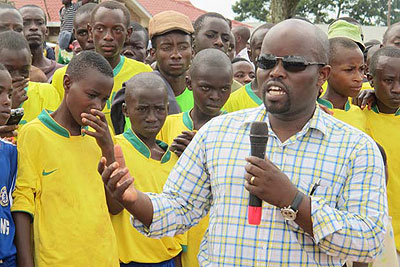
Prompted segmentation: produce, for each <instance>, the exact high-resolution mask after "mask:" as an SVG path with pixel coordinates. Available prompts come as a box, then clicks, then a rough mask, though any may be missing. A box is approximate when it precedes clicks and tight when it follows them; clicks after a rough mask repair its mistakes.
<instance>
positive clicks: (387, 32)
mask: <svg viewBox="0 0 400 267" xmlns="http://www.w3.org/2000/svg"><path fill="white" fill-rule="evenodd" d="M399 25H400V21H399V22H396V23H393V24H392V25H390V26H389V27H388V28H387V29H386V31H385V33H384V34H383V39H382V43H386V41H387V38H388V35H389V33H390V31H391V30H393V28H396V27H397V26H399Z"/></svg>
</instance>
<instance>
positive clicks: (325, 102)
mask: <svg viewBox="0 0 400 267" xmlns="http://www.w3.org/2000/svg"><path fill="white" fill-rule="evenodd" d="M317 102H318V104H321V105H323V106H325V107H327V108H329V109H334V107H333V104H332V102H331V101H329V100H327V99H324V98H318V99H317ZM349 110H350V101H349V100H347V101H346V103H345V104H344V111H349Z"/></svg>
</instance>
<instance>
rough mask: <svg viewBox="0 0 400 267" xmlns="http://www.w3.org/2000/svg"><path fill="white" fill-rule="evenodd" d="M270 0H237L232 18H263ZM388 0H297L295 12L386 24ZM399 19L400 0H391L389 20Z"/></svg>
mask: <svg viewBox="0 0 400 267" xmlns="http://www.w3.org/2000/svg"><path fill="white" fill-rule="evenodd" d="M270 2H271V1H270V0H239V1H238V2H236V4H235V5H234V6H233V7H232V10H233V11H234V12H235V13H236V14H238V16H237V17H235V19H238V20H245V19H248V18H255V19H258V20H260V21H265V20H266V17H267V16H269V15H270V14H269V11H268V10H269V6H270ZM387 3H388V0H301V1H300V2H299V4H298V5H297V8H296V11H295V14H293V15H299V16H303V17H306V18H308V19H310V20H311V21H312V22H314V23H330V22H331V21H333V20H334V19H336V18H338V17H343V16H349V17H352V18H354V19H356V20H358V21H359V22H360V23H361V24H363V25H386V23H387ZM398 21H400V0H392V10H391V23H392V24H393V23H395V22H398Z"/></svg>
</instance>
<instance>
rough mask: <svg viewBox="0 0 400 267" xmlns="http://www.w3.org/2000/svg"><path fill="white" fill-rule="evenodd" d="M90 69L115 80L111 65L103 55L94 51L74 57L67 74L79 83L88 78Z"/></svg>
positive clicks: (84, 52)
mask: <svg viewBox="0 0 400 267" xmlns="http://www.w3.org/2000/svg"><path fill="white" fill-rule="evenodd" d="M89 69H94V70H96V71H98V72H100V73H101V74H103V75H105V76H107V77H110V78H114V73H113V69H112V67H111V65H110V63H108V61H107V60H106V59H105V58H104V57H103V56H102V55H100V54H98V53H96V52H94V51H82V52H80V53H79V54H77V55H76V56H74V57H73V58H72V59H71V61H70V62H69V64H68V66H67V70H66V72H65V73H66V74H68V75H69V76H70V77H71V79H74V80H75V81H79V80H81V79H84V78H85V77H86V74H87V70H89Z"/></svg>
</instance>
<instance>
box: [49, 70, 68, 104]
mask: <svg viewBox="0 0 400 267" xmlns="http://www.w3.org/2000/svg"><path fill="white" fill-rule="evenodd" d="M66 71H67V66H65V67H62V68H59V69H57V70H56V71H55V72H54V74H53V78H52V81H51V85H53V87H54V88H55V89H56V91H57V93H58V95H59V98H60V99H63V98H64V75H65V72H66Z"/></svg>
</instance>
